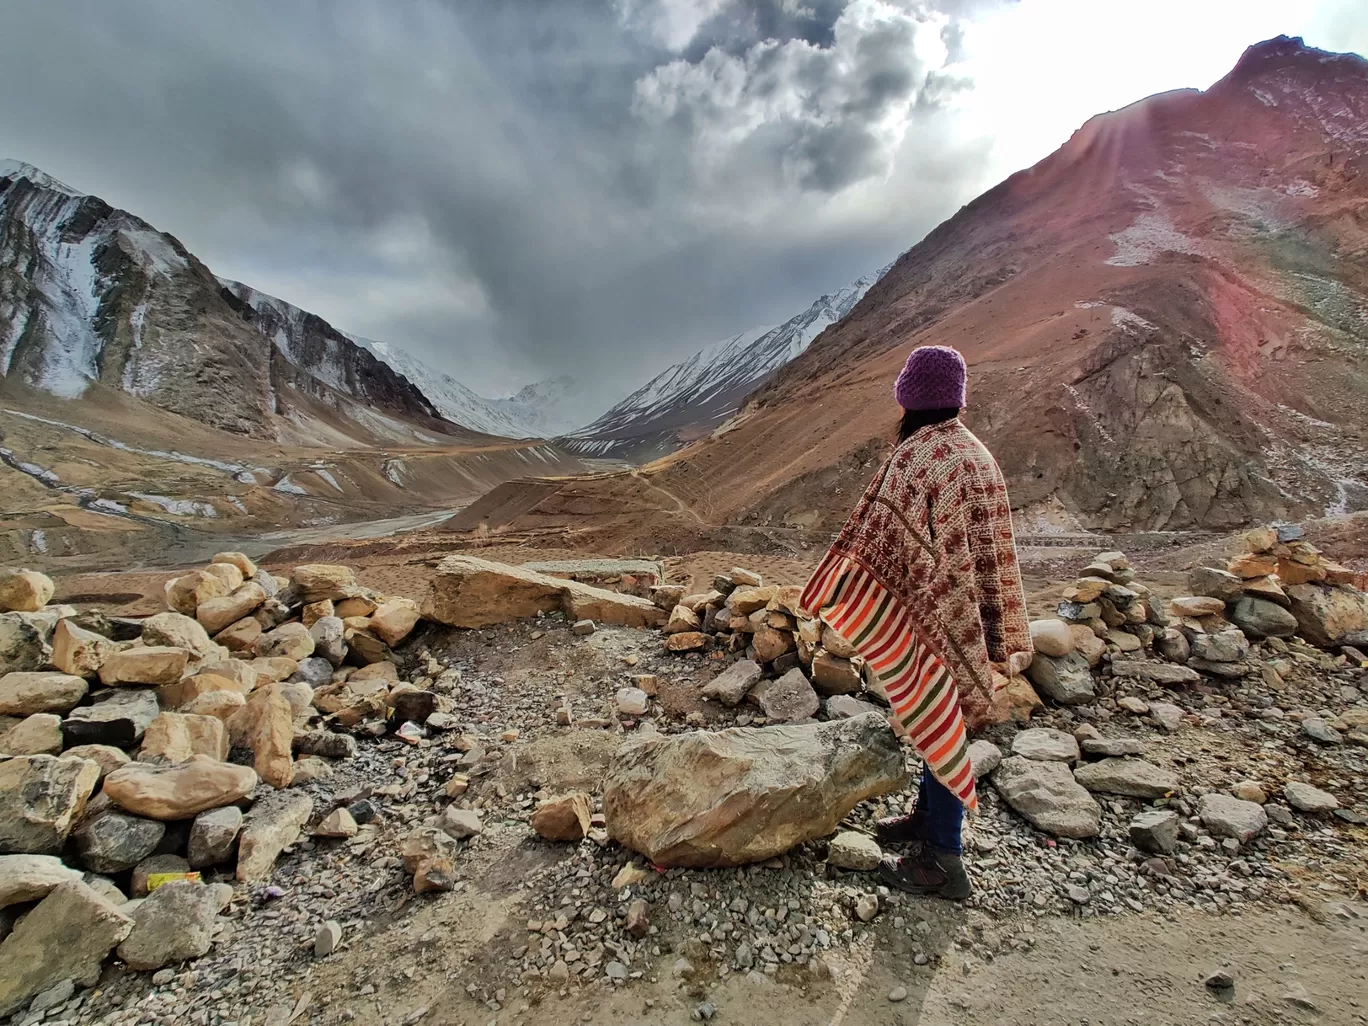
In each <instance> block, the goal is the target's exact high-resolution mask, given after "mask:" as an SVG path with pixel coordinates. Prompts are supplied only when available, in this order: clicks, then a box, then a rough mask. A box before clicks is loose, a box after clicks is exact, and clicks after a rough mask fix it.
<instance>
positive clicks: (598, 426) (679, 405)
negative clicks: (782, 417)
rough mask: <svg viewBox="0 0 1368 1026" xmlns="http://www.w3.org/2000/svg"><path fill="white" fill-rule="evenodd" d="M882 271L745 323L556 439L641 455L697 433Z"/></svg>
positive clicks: (574, 447)
mask: <svg viewBox="0 0 1368 1026" xmlns="http://www.w3.org/2000/svg"><path fill="white" fill-rule="evenodd" d="M890 266H891V265H890ZM887 271H888V268H887V267H884V268H882V269H880V270H878V271H876V272H875V273H874V274H871V275H865V276H864V277H862V278H859V279H857V280H856V281H854V282H852V283H851V284H849V285H847V286H845V287H844V288H841V289H838V290H837V291H836V292H833V293H830V294H828V295H825V296H822V297H821V298H820V299H818V300H817V301H816V302H814V303H813V304H812V305H811V306H810V307H808V308H807V309H806V310H804V311H803V312H802V313H800V314H798V315H796V316H794V317H791V318H789V319H788V320H787V321H785V322H784V323H783V324H780V325H779V326H778V327H773V328H769V327H767V328H752V329H750V330H749V331H743V332H741V333H740V334H738V335H734V336H732V337H731V338H728V339H723V340H722V341H721V342H717V343H715V344H713V345H711V346H708V347H707V348H706V349H701V350H699V351H698V352H697V353H695V354H694V355H693V356H691V357H689V358H688V359H687V360H684V361H682V362H681V363H677V364H675V365H674V366H672V367H669V368H667V369H665V370H663V371H661V372H660V373H659V374H657V375H656V376H655V377H654V378H652V379H651V380H650V381H648V382H647V383H646V384H645V385H643V386H641V388H639V389H637V390H636V391H635V392H633V393H632V394H631V395H629V396H628V397H627V398H626V399H623V400H622V401H621V402H620V403H618V404H617V405H616V406H614V407H613V408H612V409H610V410H609V411H608V412H607V413H605V414H603V416H601V417H599V418H598V419H597V420H595V421H594V422H593V423H592V424H589V425H588V426H586V427H584V428H581V429H580V430H579V431H575V432H573V433H572V434H571V435H569V436H568V437H566V438H564V439H562V440H561V443H562V444H563V445H564V446H565V447H566V448H567V449H569V450H571V451H572V452H577V453H581V454H583V455H586V456H610V457H618V458H623V459H633V460H637V461H644V460H647V459H653V458H655V457H657V456H661V455H664V454H665V453H668V452H672V451H673V450H675V449H677V448H678V447H679V446H680V445H682V444H684V443H687V442H690V441H693V440H694V439H696V438H700V437H702V436H703V435H705V434H707V433H708V432H710V431H711V430H713V429H714V428H715V427H717V426H718V425H719V424H721V423H722V422H723V421H725V420H726V419H727V418H728V417H730V416H731V415H732V414H733V413H735V412H736V410H737V408H738V407H739V406H740V405H741V403H742V401H743V400H744V399H745V397H746V396H747V395H749V394H750V393H751V392H753V391H754V390H755V389H756V388H758V387H759V386H760V385H762V384H764V383H765V382H766V381H768V380H769V378H770V377H771V376H772V375H773V374H774V373H775V371H777V370H778V369H779V368H780V367H782V366H783V365H784V364H786V363H788V362H789V361H790V360H792V359H794V358H795V357H797V356H798V355H799V354H800V353H802V352H803V351H804V350H806V349H807V348H808V346H809V345H811V344H812V341H813V339H815V338H816V337H817V336H818V335H820V334H821V333H822V332H823V331H825V330H826V329H827V328H828V327H830V326H831V325H833V324H835V323H837V322H838V321H840V320H841V318H843V317H845V315H846V314H848V313H849V312H850V311H851V309H852V308H853V307H854V306H855V304H856V303H858V302H859V301H860V299H861V298H862V297H863V296H864V294H865V293H866V292H868V291H869V288H870V286H872V285H873V284H874V283H875V282H876V281H878V280H879V279H880V278H881V277H882V276H883V275H884V274H885V273H886V272H887Z"/></svg>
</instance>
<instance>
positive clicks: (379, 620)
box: [370, 598, 654, 645]
mask: <svg viewBox="0 0 1368 1026" xmlns="http://www.w3.org/2000/svg"><path fill="white" fill-rule="evenodd" d="M652 605H654V603H652ZM418 617H419V613H418V603H417V602H414V601H413V599H407V598H392V599H386V600H385V601H384V602H382V603H380V605H379V606H378V607H377V608H376V610H375V612H373V613H371V616H370V622H371V626H370V629H371V631H372V632H374V633H375V634H377V635H379V637H380V640H381V641H383V642H384V643H385V644H386V645H397V644H399V642H401V641H403V640H404V639H405V638H407V637H408V636H409V634H410V632H412V630H413V628H414V627H415V626H416V625H417V623H418Z"/></svg>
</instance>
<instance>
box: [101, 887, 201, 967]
mask: <svg viewBox="0 0 1368 1026" xmlns="http://www.w3.org/2000/svg"><path fill="white" fill-rule="evenodd" d="M222 906H223V901H222V896H221V893H220V891H219V888H218V887H216V886H212V885H210V884H202V883H192V882H190V881H188V880H173V881H171V882H170V883H164V884H162V885H161V886H160V887H158V888H157V889H156V890H154V891H153V892H152V893H151V894H149V895H148V896H147V897H146V898H145V899H143V901H142V902H141V903H139V905H138V907H137V908H136V909H135V910H134V912H133V928H132V930H130V931H129V934H128V937H127V939H125V940H124V942H123V943H122V944H120V945H119V957H120V958H122V959H123V960H124V964H125V965H127V966H128V968H130V969H136V970H148V969H160V968H161V967H162V966H164V965H170V964H173V963H177V962H184V961H186V960H187V959H191V958H199V957H200V956H201V955H204V954H206V953H207V952H208V951H209V947H210V945H211V944H212V943H213V941H214V920H215V919H216V918H217V916H218V913H219V909H220V908H221V907H222Z"/></svg>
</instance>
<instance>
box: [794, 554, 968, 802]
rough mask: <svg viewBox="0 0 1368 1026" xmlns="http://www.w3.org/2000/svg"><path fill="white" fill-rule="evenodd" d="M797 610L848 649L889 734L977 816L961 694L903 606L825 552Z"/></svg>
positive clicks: (860, 571) (851, 562) (853, 566)
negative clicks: (866, 676)
mask: <svg viewBox="0 0 1368 1026" xmlns="http://www.w3.org/2000/svg"><path fill="white" fill-rule="evenodd" d="M801 605H802V607H803V608H804V609H806V610H808V611H810V612H812V613H814V614H817V615H820V617H821V619H822V620H823V621H824V622H825V623H826V624H827V625H828V626H829V627H831V629H832V630H834V631H835V632H836V633H837V634H839V635H841V637H843V638H845V639H846V640H847V641H848V642H849V643H850V644H851V645H852V646H853V647H854V649H855V650H856V652H858V653H859V654H860V656H861V657H862V658H863V659H864V661H865V663H866V664H867V665H868V666H869V668H870V671H871V673H872V675H873V677H874V684H875V687H876V688H877V690H878V691H880V692H881V693H882V694H883V697H884V698H886V699H887V700H888V703H889V705H890V707H891V708H892V712H893V714H892V717H891V720H892V724H893V729H894V730H895V731H896V732H897V733H898V734H899V735H902V736H907V737H908V738H909V739H910V740H911V741H912V743H913V745H915V747H916V749H917V752H918V753H919V754H920V755H921V757H922V759H923V760H924V761H925V762H926V764H927V765H928V766H929V767H930V769H931V772H932V773H933V774H934V775H935V777H936V779H937V780H939V781H940V782H941V783H942V784H943V785H945V787H946V789H947V790H949V791H950V792H951V793H952V794H954V795H955V796H956V797H957V798H958V799H959V800H960V802H961V803H962V804H963V805H964V807H965V808H967V809H970V810H973V809H976V808H977V807H978V795H977V792H976V790H975V787H974V772H973V766H972V765H971V763H970V760H969V738H968V732H967V731H966V730H965V725H964V714H963V711H962V709H961V707H960V699H959V692H958V690H957V689H956V687H955V682H954V679H953V678H952V677H951V675H950V671H949V670H948V669H947V668H946V665H945V663H944V661H942V660H941V658H940V657H939V656H938V655H937V654H936V653H935V651H934V650H933V649H932V648H931V647H930V646H929V645H928V644H926V642H925V641H924V640H923V638H922V637H921V635H920V633H919V632H918V631H917V630H916V627H915V625H914V624H913V623H912V622H911V621H910V618H909V617H908V614H907V610H906V608H905V607H904V606H903V605H902V603H900V602H899V601H898V600H897V599H896V598H895V597H894V596H893V595H892V594H891V593H890V592H889V591H888V589H887V588H885V587H884V586H883V585H882V584H880V583H879V581H878V580H877V579H876V578H875V577H874V575H873V574H872V573H870V572H869V570H868V569H866V568H865V567H863V566H861V565H860V563H859V562H858V561H856V560H855V559H853V558H851V557H849V556H842V555H840V554H838V553H836V552H829V553H828V554H827V556H826V558H825V559H824V560H823V561H822V563H821V565H820V566H818V568H817V570H816V572H815V573H814V574H813V575H812V577H811V579H810V580H809V581H808V583H807V586H806V588H804V590H803V596H802V601H801Z"/></svg>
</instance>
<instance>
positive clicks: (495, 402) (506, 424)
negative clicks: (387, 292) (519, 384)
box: [348, 335, 554, 438]
mask: <svg viewBox="0 0 1368 1026" xmlns="http://www.w3.org/2000/svg"><path fill="white" fill-rule="evenodd" d="M348 337H349V338H350V339H351V340H352V341H353V342H355V343H356V344H357V345H359V346H364V347H365V348H366V349H369V350H370V351H371V352H372V353H374V354H375V355H376V356H378V357H379V358H380V359H382V360H384V361H385V362H386V363H387V364H389V365H390V366H391V367H393V368H394V369H395V370H396V371H398V372H399V373H400V374H402V375H403V376H404V377H406V378H407V379H408V380H409V381H411V382H414V383H415V384H416V386H417V387H418V388H419V390H420V391H421V392H422V393H423V394H424V395H425V396H427V397H428V400H429V401H430V402H431V403H432V405H433V406H435V407H436V408H437V411H438V412H439V413H441V415H442V416H443V417H445V418H446V419H447V420H450V421H454V422H455V423H457V424H462V425H464V426H466V427H468V428H470V429H471V430H473V431H482V432H484V433H485V434H489V435H502V436H504V437H505V438H545V437H547V433H546V432H543V431H538V430H536V429H535V428H534V427H533V426H532V425H531V424H530V423H529V422H528V421H527V419H526V418H524V417H521V416H519V415H518V414H519V411H517V410H507V409H505V408H504V407H503V406H502V405H501V404H502V403H504V402H507V400H500V399H486V398H485V397H484V396H482V395H478V394H476V393H475V392H473V391H472V390H471V389H469V388H467V387H466V386H465V385H463V384H461V383H460V382H459V381H457V380H456V379H455V378H453V377H452V376H451V375H450V374H444V373H443V372H442V371H439V370H437V369H436V368H435V367H432V366H430V365H429V364H427V363H424V362H423V361H422V360H420V359H418V357H416V356H414V355H413V354H412V353H410V352H409V351H408V350H406V349H403V348H401V347H400V346H397V345H394V344H393V343H391V342H377V341H376V340H375V339H370V338H362V337H361V336H359V335H350V336H348ZM529 387H530V386H529ZM552 433H554V432H552Z"/></svg>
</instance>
